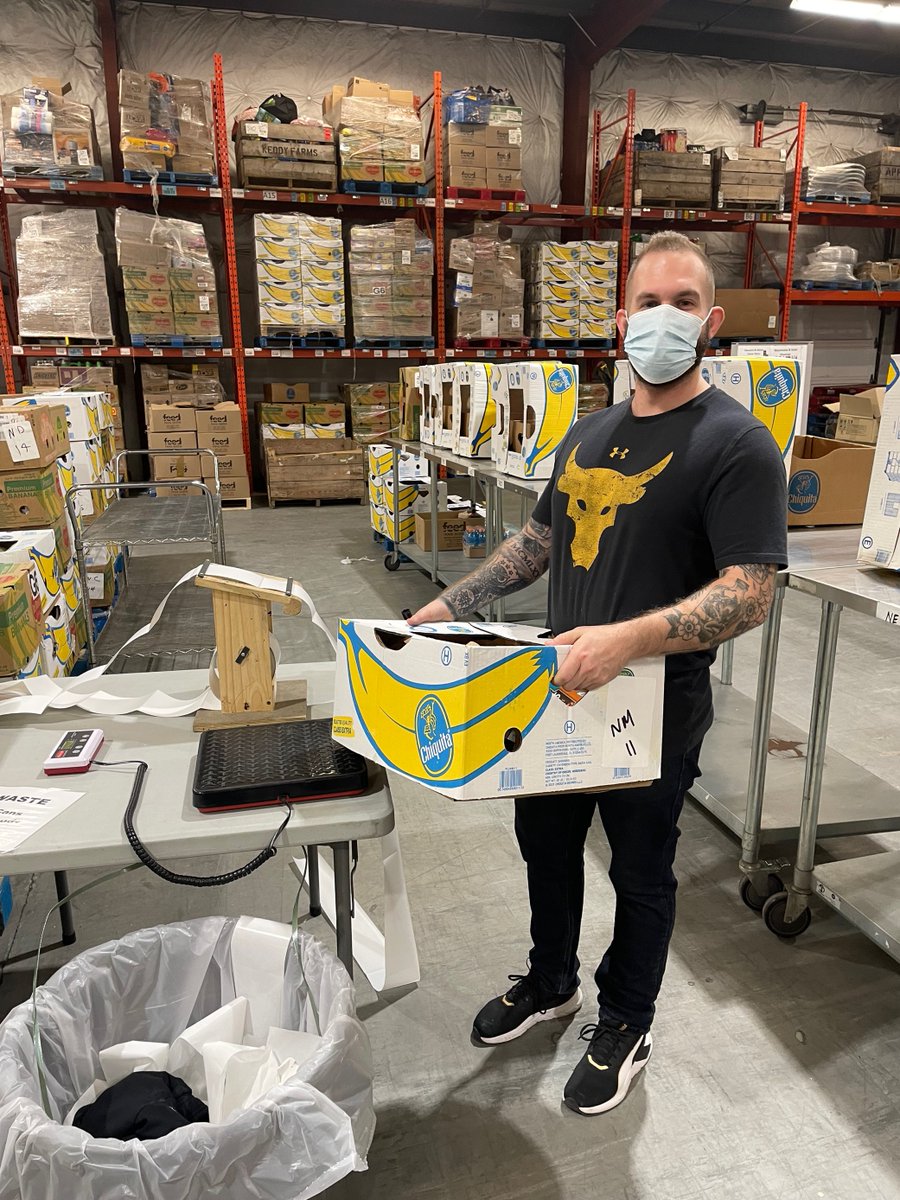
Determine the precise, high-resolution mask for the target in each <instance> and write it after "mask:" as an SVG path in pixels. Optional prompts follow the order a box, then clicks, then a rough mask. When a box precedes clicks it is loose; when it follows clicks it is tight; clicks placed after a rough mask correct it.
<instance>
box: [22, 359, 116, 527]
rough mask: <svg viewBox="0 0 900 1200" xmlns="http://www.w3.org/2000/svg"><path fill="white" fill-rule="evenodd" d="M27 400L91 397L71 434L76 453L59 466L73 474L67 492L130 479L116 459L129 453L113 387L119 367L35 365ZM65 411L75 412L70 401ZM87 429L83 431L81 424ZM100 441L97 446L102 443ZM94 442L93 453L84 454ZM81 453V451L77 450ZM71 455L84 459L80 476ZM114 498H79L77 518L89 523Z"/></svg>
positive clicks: (25, 390) (93, 494)
mask: <svg viewBox="0 0 900 1200" xmlns="http://www.w3.org/2000/svg"><path fill="white" fill-rule="evenodd" d="M22 392H23V394H24V395H47V394H53V393H58V394H60V395H63V396H65V395H66V394H67V393H68V392H82V393H91V394H92V399H90V400H88V406H89V407H87V408H86V409H85V411H84V413H83V414H81V415H79V414H77V413H75V415H74V416H73V421H74V422H75V423H76V424H75V428H74V430H73V431H72V432H71V434H70V440H71V442H72V447H73V449H72V452H71V455H70V456H69V457H67V458H66V459H61V460H60V465H61V466H63V467H65V468H69V467H70V459H71V467H70V469H69V471H68V475H67V476H65V477H64V483H65V486H66V487H69V486H71V483H72V481H76V477H77V482H78V483H98V482H107V483H109V484H113V483H114V482H116V480H117V479H127V478H128V463H127V460H125V459H122V460H121V461H120V462H118V464H117V463H116V456H117V455H118V454H120V453H121V452H122V451H123V450H124V449H125V431H124V427H123V418H122V406H121V403H120V397H119V389H118V386H117V385H116V382H115V367H112V366H109V365H107V364H105V363H84V364H79V365H77V366H75V365H73V366H69V365H67V364H60V365H59V366H57V365H56V364H55V363H35V365H34V366H32V367H31V383H30V384H29V385H28V386H27V387H24V388H23V389H22ZM67 407H68V408H69V409H70V410H71V411H73V412H74V402H71V403H70V402H68V401H67ZM84 421H86V422H87V425H86V427H84V428H81V427H80V426H81V425H82V422H84ZM98 439H99V441H98ZM88 440H90V445H91V452H90V453H88V450H87V449H86V448H85V447H86V445H87V444H88ZM76 448H77V449H76ZM72 455H77V457H78V458H80V459H81V470H80V471H76V469H75V466H76V464H75V461H74V458H73V457H72ZM98 462H101V463H102V465H103V470H102V472H101V474H99V475H98V474H97V473H96V464H97V463H98ZM112 497H113V492H112V491H110V492H109V493H106V494H104V493H103V492H99V491H98V492H84V493H78V495H77V496H76V497H75V510H76V513H77V515H78V516H79V517H82V518H84V519H85V520H86V521H88V522H90V521H92V520H94V519H95V518H96V517H97V515H98V514H99V513H100V512H102V511H104V509H105V508H106V506H107V501H111V500H112Z"/></svg>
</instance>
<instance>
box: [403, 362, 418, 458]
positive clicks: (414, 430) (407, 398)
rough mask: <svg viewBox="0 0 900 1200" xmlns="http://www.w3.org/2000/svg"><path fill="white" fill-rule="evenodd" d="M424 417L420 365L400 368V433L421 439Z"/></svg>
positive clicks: (408, 437)
mask: <svg viewBox="0 0 900 1200" xmlns="http://www.w3.org/2000/svg"><path fill="white" fill-rule="evenodd" d="M421 417H422V375H421V371H420V369H419V368H418V367H401V368H400V398H399V426H400V428H399V434H400V437H402V438H406V439H408V440H409V441H414V442H417V441H418V440H419V425H420V421H421Z"/></svg>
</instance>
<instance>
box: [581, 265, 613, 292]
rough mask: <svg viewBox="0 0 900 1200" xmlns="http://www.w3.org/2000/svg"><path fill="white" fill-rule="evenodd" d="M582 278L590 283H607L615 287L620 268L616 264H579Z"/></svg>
mask: <svg viewBox="0 0 900 1200" xmlns="http://www.w3.org/2000/svg"><path fill="white" fill-rule="evenodd" d="M578 267H579V270H580V271H581V278H582V279H585V280H587V281H588V283H606V284H613V285H614V286H615V283H616V280H617V279H618V275H619V268H618V266H617V264H615V263H612V264H610V263H596V262H581V263H579V264H578Z"/></svg>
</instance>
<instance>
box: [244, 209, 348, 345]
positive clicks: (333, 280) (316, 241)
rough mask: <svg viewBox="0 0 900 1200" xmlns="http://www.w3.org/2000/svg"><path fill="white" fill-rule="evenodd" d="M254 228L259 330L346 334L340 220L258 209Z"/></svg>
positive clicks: (282, 332) (264, 332) (336, 335)
mask: <svg viewBox="0 0 900 1200" xmlns="http://www.w3.org/2000/svg"><path fill="white" fill-rule="evenodd" d="M253 232H254V237H255V242H254V244H255V249H256V288H257V296H258V300H259V330H260V333H261V334H263V335H264V336H273V335H277V334H293V335H296V336H298V337H307V336H309V335H310V334H329V335H331V336H332V337H337V338H342V337H343V336H344V328H345V324H346V307H345V297H344V244H343V241H342V240H341V223H340V221H338V220H333V219H331V218H329V217H311V216H308V215H306V214H305V213H283V214H277V215H275V214H267V213H258V214H257V215H256V216H255V217H254V218H253Z"/></svg>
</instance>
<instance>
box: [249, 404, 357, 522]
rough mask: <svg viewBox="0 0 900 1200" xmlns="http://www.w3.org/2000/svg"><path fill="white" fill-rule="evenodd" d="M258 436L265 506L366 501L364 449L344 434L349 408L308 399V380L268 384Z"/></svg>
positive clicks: (260, 407)
mask: <svg viewBox="0 0 900 1200" xmlns="http://www.w3.org/2000/svg"><path fill="white" fill-rule="evenodd" d="M263 397H264V398H263V402H262V404H260V405H259V408H258V413H259V434H260V444H261V446H262V451H263V458H264V461H265V470H266V492H267V494H268V498H269V507H270V508H274V507H275V504H276V503H277V502H278V501H281V500H313V501H315V502H316V505H317V506H318V505H319V503H320V502H321V501H322V500H356V501H358V502H359V503H363V502H364V501H365V465H364V462H363V456H362V451H361V450H360V447H359V446H357V445H356V443H355V442H353V441H351V439H350V438H348V437H347V410H346V407H345V405H343V404H340V403H336V402H330V401H329V402H322V403H312V402H311V401H310V399H309V387H308V385H307V384H283V383H267V384H265V385H264V389H263Z"/></svg>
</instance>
